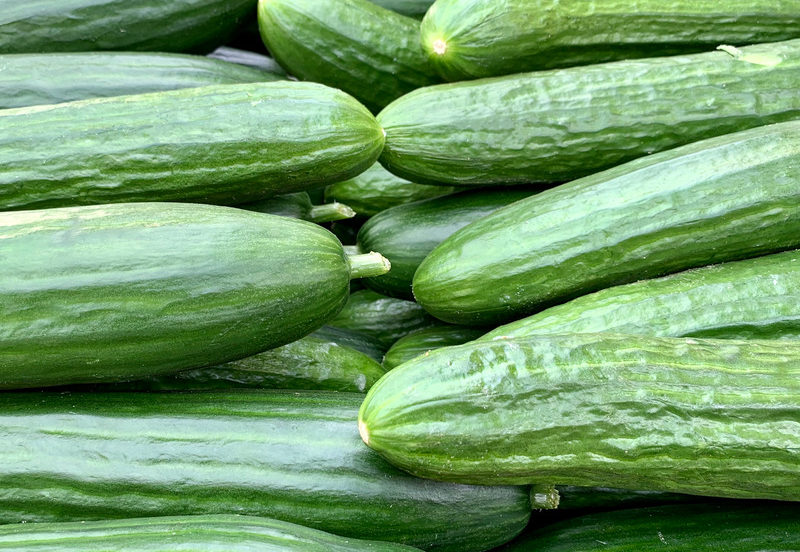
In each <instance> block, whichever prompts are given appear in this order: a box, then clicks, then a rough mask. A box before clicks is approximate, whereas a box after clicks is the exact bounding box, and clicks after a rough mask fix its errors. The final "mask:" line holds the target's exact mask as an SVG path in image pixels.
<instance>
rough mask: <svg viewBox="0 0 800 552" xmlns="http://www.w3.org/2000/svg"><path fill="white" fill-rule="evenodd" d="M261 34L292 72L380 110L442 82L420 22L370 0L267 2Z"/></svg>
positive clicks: (260, 17) (262, 11) (261, 15)
mask: <svg viewBox="0 0 800 552" xmlns="http://www.w3.org/2000/svg"><path fill="white" fill-rule="evenodd" d="M258 24H259V27H260V29H261V37H262V38H263V39H264V44H266V46H267V48H268V49H269V51H270V52H271V53H272V55H273V56H274V57H275V59H276V60H278V63H280V64H281V66H283V67H284V68H285V69H286V70H287V71H289V72H290V73H291V74H292V75H294V76H295V77H297V78H299V79H301V80H310V81H316V82H321V83H324V84H327V85H329V86H332V87H334V88H340V89H341V90H344V91H345V92H347V93H348V94H352V95H353V96H354V97H356V98H358V99H359V100H360V101H361V102H362V103H363V104H364V105H366V106H367V107H368V108H369V109H370V110H372V111H374V112H376V113H377V112H378V111H380V110H381V109H382V108H383V107H385V106H386V105H388V104H389V103H390V102H391V101H392V100H394V99H396V98H399V97H400V96H402V95H403V94H406V93H408V92H410V91H412V90H414V89H415V88H419V87H421V86H428V85H430V84H434V83H436V82H438V81H439V78H438V76H436V73H435V71H434V69H433V67H432V66H430V65H429V64H428V59H427V57H426V56H425V54H424V52H423V51H422V45H421V44H420V35H419V22H418V21H417V20H415V19H412V18H410V17H405V16H403V15H400V14H397V13H395V12H393V11H390V10H387V9H384V8H381V7H379V6H376V5H375V4H373V3H371V2H370V1H369V0H261V1H260V2H259V4H258Z"/></svg>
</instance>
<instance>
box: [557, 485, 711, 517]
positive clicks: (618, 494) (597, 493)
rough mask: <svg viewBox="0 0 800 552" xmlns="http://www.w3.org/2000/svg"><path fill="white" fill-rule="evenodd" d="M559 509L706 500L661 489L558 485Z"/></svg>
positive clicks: (630, 506)
mask: <svg viewBox="0 0 800 552" xmlns="http://www.w3.org/2000/svg"><path fill="white" fill-rule="evenodd" d="M556 489H557V492H558V496H559V502H558V509H559V510H564V511H569V510H587V511H588V510H620V509H622V508H643V507H646V506H660V505H663V504H670V503H674V502H680V503H687V502H698V501H703V500H706V501H707V500H708V498H707V497H700V496H695V495H687V494H680V493H664V492H661V491H632V490H630V489H617V488H614V487H577V486H575V485H559V486H558V487H556Z"/></svg>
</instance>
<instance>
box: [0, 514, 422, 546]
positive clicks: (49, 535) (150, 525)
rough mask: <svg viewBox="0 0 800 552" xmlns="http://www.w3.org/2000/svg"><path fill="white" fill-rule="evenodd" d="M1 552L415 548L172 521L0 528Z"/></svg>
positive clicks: (248, 521)
mask: <svg viewBox="0 0 800 552" xmlns="http://www.w3.org/2000/svg"><path fill="white" fill-rule="evenodd" d="M0 550H17V551H19V552H29V551H30V552H108V551H109V550H118V551H119V550H124V551H125V552H152V551H153V550H181V552H209V551H211V550H220V551H222V550H225V551H227V552H252V551H253V550H259V551H261V552H282V551H298V552H327V551H332V552H349V551H353V552H356V551H359V552H360V551H364V552H412V551H414V550H417V551H419V549H418V548H412V547H410V546H404V545H402V544H392V543H387V542H375V541H362V540H354V539H347V538H344V537H337V536H336V535H331V534H330V533H325V532H323V531H317V530H316V529H309V528H308V527H303V526H301V525H297V524H294V523H287V522H285V521H278V520H275V519H269V518H262V517H254V516H237V515H206V516H173V517H154V518H136V519H121V520H103V521H79V522H64V523H24V524H23V523H19V524H14V525H3V526H0Z"/></svg>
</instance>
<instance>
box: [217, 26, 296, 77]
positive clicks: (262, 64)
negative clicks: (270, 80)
mask: <svg viewBox="0 0 800 552" xmlns="http://www.w3.org/2000/svg"><path fill="white" fill-rule="evenodd" d="M257 32H258V25H256V33H257ZM260 42H261V41H260V37H259V43H260ZM208 57H210V58H213V59H219V60H222V61H227V62H228V63H236V64H238V65H244V66H247V67H253V68H255V69H260V70H262V71H267V72H268V73H271V74H273V75H280V76H285V75H286V71H284V70H283V67H281V66H280V65H278V62H276V61H275V60H274V59H272V58H271V57H269V56H265V55H264V54H259V53H258V52H251V51H249V50H240V49H238V48H231V47H230V46H220V47H219V48H217V49H216V50H214V51H213V52H211V53H210V54H208Z"/></svg>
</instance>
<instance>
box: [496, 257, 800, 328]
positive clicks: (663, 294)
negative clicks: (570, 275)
mask: <svg viewBox="0 0 800 552" xmlns="http://www.w3.org/2000/svg"><path fill="white" fill-rule="evenodd" d="M573 332H574V333H594V332H615V333H627V334H637V335H658V336H673V337H681V336H696V337H715V338H735V339H752V338H756V339H779V338H780V339H800V251H786V252H784V253H776V254H774V255H765V256H763V257H757V258H755V259H747V260H744V261H736V262H732V263H724V264H721V265H715V266H708V267H704V268H698V269H695V270H688V271H686V272H680V273H678V274H672V275H670V276H665V277H663V278H658V279H654V280H642V281H639V282H634V283H632V284H627V285H624V286H615V287H612V288H608V289H604V290H601V291H598V292H595V293H591V294H589V295H584V296H583V297H578V298H577V299H573V300H572V301H569V302H568V303H564V304H563V305H557V306H555V307H551V308H549V309H546V310H544V311H542V312H540V313H537V314H534V315H533V316H529V317H527V318H523V319H522V320H517V321H516V322H511V323H510V324H506V325H504V326H500V327H499V328H497V329H495V330H492V331H491V332H489V333H487V334H486V335H485V336H484V337H482V338H481V339H501V338H506V337H511V338H513V337H524V336H529V335H543V334H553V333H573Z"/></svg>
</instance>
